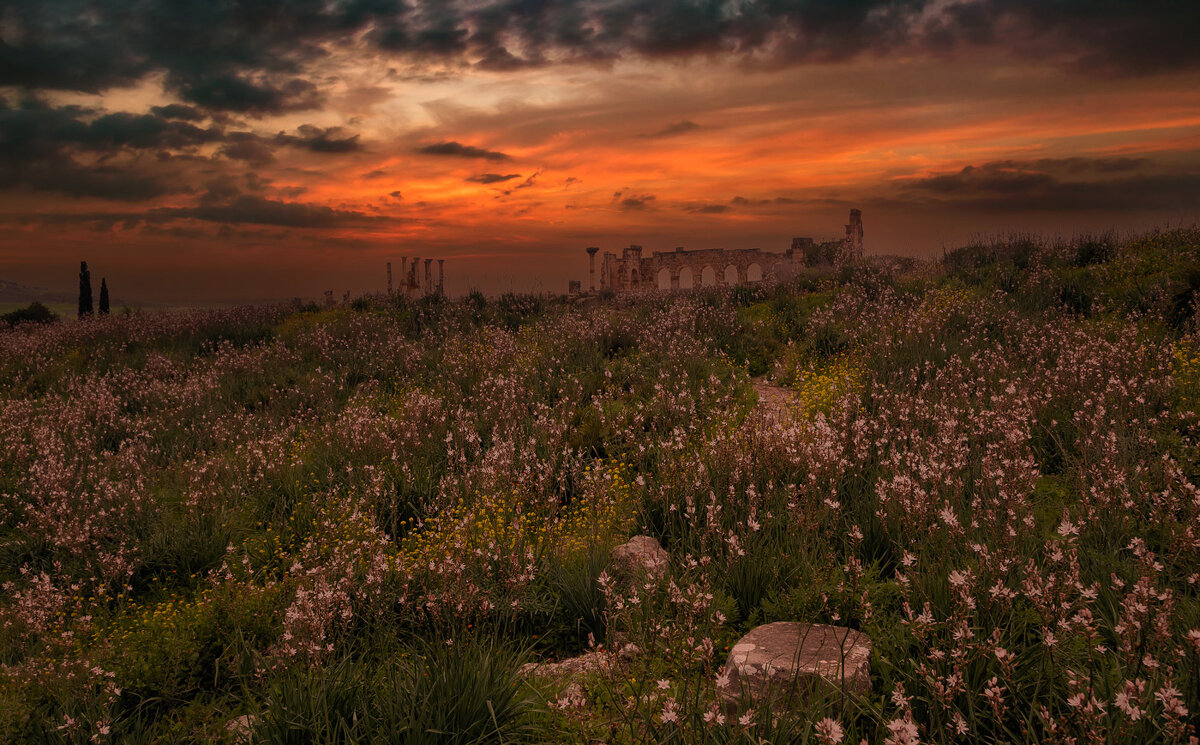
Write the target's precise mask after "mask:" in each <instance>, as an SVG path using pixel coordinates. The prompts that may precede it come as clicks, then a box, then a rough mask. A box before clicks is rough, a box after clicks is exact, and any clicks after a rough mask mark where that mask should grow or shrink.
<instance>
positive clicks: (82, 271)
mask: <svg viewBox="0 0 1200 745" xmlns="http://www.w3.org/2000/svg"><path fill="white" fill-rule="evenodd" d="M91 314H92V273H91V272H89V271H88V268H87V262H86V261H81V262H79V317H80V318H83V317H84V316H90V315H91Z"/></svg>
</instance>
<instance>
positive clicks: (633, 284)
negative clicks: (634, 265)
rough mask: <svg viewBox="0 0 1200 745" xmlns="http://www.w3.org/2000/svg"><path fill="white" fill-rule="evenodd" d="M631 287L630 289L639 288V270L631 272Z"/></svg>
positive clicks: (631, 270)
mask: <svg viewBox="0 0 1200 745" xmlns="http://www.w3.org/2000/svg"><path fill="white" fill-rule="evenodd" d="M629 286H630V287H637V286H638V270H637V269H630V270H629Z"/></svg>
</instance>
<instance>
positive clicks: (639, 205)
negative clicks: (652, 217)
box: [613, 192, 655, 212]
mask: <svg viewBox="0 0 1200 745" xmlns="http://www.w3.org/2000/svg"><path fill="white" fill-rule="evenodd" d="M654 200H655V196H654V195H653V194H630V195H629V196H625V195H624V194H623V193H622V192H617V193H616V194H614V195H613V201H614V202H615V203H616V205H617V208H618V209H620V210H623V211H625V212H638V211H641V210H647V209H650V207H651V203H652V202H653V201H654Z"/></svg>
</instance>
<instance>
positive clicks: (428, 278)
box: [425, 259, 433, 295]
mask: <svg viewBox="0 0 1200 745" xmlns="http://www.w3.org/2000/svg"><path fill="white" fill-rule="evenodd" d="M432 291H433V259H425V294H426V295H428V294H429V293H430V292H432Z"/></svg>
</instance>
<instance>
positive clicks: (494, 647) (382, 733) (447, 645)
mask: <svg viewBox="0 0 1200 745" xmlns="http://www.w3.org/2000/svg"><path fill="white" fill-rule="evenodd" d="M525 659H526V655H525V653H523V652H520V651H517V650H516V649H514V648H513V647H512V645H511V644H508V643H506V642H502V641H500V640H498V639H496V638H495V637H490V636H485V635H481V634H463V635H459V636H451V637H449V638H448V639H446V640H442V639H432V640H429V641H417V642H414V643H413V645H412V646H410V647H408V648H406V649H405V650H404V652H402V653H401V654H400V655H398V656H396V657H393V658H389V659H385V660H383V661H381V662H373V661H372V659H371V658H369V657H368V658H358V657H351V656H347V657H342V658H341V659H338V660H336V661H334V662H332V663H330V664H329V665H327V666H325V667H321V668H307V667H303V666H300V667H297V668H292V669H289V670H287V671H285V672H283V673H282V674H281V675H279V676H277V677H276V678H275V680H274V681H273V683H272V685H271V690H270V693H269V695H268V697H267V700H266V702H265V704H264V711H263V714H262V719H261V720H260V721H259V722H258V723H257V725H256V726H255V728H254V738H255V742H259V743H263V744H264V745H302V744H307V743H358V742H374V743H395V744H396V745H419V744H420V743H448V744H453V745H466V744H467V743H502V742H521V741H526V740H529V739H531V736H532V735H533V734H534V732H535V730H534V729H533V726H534V725H533V719H532V716H533V715H534V714H535V713H536V711H537V708H538V704H537V699H536V694H535V692H534V690H533V689H532V688H530V687H529V686H528V685H527V684H525V683H524V682H523V681H522V680H521V678H520V676H519V672H518V671H519V669H520V666H521V664H523V663H524V661H525Z"/></svg>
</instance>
